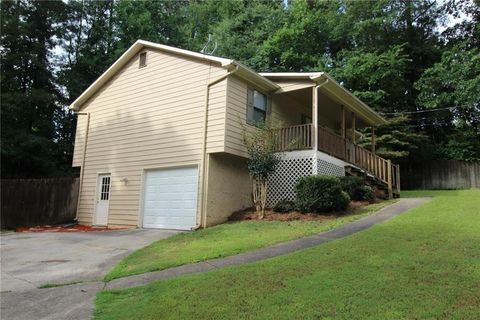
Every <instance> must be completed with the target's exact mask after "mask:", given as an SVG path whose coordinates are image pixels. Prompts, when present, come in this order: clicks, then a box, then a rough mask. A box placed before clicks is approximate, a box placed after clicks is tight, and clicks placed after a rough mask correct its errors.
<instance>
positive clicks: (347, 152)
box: [276, 124, 400, 197]
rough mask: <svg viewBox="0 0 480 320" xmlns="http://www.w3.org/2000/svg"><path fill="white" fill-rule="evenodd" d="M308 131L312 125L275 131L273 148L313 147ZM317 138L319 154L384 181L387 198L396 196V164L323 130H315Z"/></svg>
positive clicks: (398, 183) (397, 177) (304, 148)
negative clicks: (348, 164)
mask: <svg viewBox="0 0 480 320" xmlns="http://www.w3.org/2000/svg"><path fill="white" fill-rule="evenodd" d="M312 129H313V127H312V124H303V125H297V126H291V127H285V128H281V129H279V130H278V132H277V135H276V149H277V150H278V151H293V150H306V149H312V148H313V146H314V141H313V134H312V132H313V130H312ZM317 139H318V150H319V151H322V152H325V153H327V154H329V155H331V156H333V157H335V158H338V159H341V160H344V161H346V162H349V163H351V164H353V165H355V166H357V167H359V168H361V169H363V170H365V171H367V172H368V173H370V174H371V175H373V176H374V177H376V178H377V179H379V180H380V181H382V182H384V183H385V184H386V185H387V187H388V191H389V196H390V197H391V196H392V193H393V192H396V193H400V166H399V165H396V164H393V163H391V161H390V160H385V159H383V158H382V157H379V156H378V155H376V154H374V153H373V152H371V151H370V150H367V149H365V148H362V147H360V146H358V145H356V144H354V143H352V142H351V141H350V140H348V139H346V138H343V137H341V136H339V135H337V134H335V133H333V132H331V131H330V130H328V129H326V128H324V127H320V126H319V127H318V131H317Z"/></svg>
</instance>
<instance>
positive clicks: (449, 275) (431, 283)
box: [94, 190, 480, 320]
mask: <svg viewBox="0 0 480 320" xmlns="http://www.w3.org/2000/svg"><path fill="white" fill-rule="evenodd" d="M415 195H421V193H420V192H417V193H415ZM479 208H480V190H464V191H451V192H442V193H439V194H438V195H437V196H436V197H435V198H434V199H433V201H432V202H430V203H428V204H425V205H423V206H421V207H418V208H415V209H412V210H410V211H409V212H407V213H404V214H402V215H400V216H398V217H396V218H394V219H392V220H389V221H387V222H385V223H382V224H380V225H377V226H374V227H372V228H370V229H368V230H365V231H363V232H360V233H357V234H354V235H352V236H349V237H347V238H344V239H340V240H337V241H332V242H329V243H326V244H324V245H322V246H318V247H315V248H310V249H306V250H302V251H299V252H296V253H293V254H289V255H286V256H281V257H277V258H273V259H269V260H266V261H261V262H257V263H253V264H248V265H244V266H238V267H229V268H225V269H219V270H216V271H213V272H208V273H204V274H197V275H188V276H183V277H179V278H176V279H171V280H165V281H159V282H155V283H152V284H149V285H147V286H143V287H139V288H132V289H126V290H119V291H103V292H100V293H98V295H97V299H96V305H95V311H94V316H95V318H96V319H472V320H473V319H480V209H479Z"/></svg>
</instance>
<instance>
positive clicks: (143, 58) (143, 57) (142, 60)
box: [138, 52, 147, 68]
mask: <svg viewBox="0 0 480 320" xmlns="http://www.w3.org/2000/svg"><path fill="white" fill-rule="evenodd" d="M146 66H147V53H146V52H142V53H140V59H139V60H138V67H139V68H143V67H146Z"/></svg>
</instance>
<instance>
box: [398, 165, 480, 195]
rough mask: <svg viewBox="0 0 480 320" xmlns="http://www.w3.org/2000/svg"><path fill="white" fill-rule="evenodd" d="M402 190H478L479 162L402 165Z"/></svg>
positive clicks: (479, 180) (479, 179)
mask: <svg viewBox="0 0 480 320" xmlns="http://www.w3.org/2000/svg"><path fill="white" fill-rule="evenodd" d="M401 175H402V189H468V188H480V162H466V161H457V160H436V161H429V162H422V163H405V164H402V174H401Z"/></svg>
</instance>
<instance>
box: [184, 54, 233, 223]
mask: <svg viewBox="0 0 480 320" xmlns="http://www.w3.org/2000/svg"><path fill="white" fill-rule="evenodd" d="M232 65H234V66H235V69H233V70H232V71H229V72H228V73H227V74H225V75H223V76H221V77H219V78H217V79H215V80H213V81H210V82H209V83H208V84H207V86H206V88H205V111H204V118H203V141H202V184H201V194H202V198H201V201H200V223H197V224H196V226H195V227H194V228H192V230H197V229H198V228H200V227H205V226H206V224H207V210H206V204H207V202H206V198H207V175H208V168H207V129H208V127H207V125H208V102H209V100H210V87H211V86H213V85H214V84H217V83H219V82H220V81H223V80H225V79H226V78H228V77H229V76H231V75H233V74H234V73H236V72H237V71H238V70H239V69H240V67H241V66H240V65H238V64H235V63H232Z"/></svg>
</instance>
